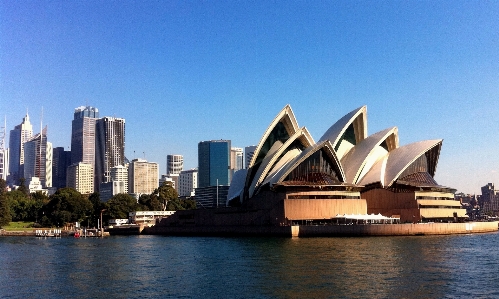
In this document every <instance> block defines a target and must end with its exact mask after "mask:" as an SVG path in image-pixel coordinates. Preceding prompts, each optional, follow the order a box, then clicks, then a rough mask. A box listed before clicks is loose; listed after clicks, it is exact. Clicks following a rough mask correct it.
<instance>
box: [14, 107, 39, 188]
mask: <svg viewBox="0 0 499 299" xmlns="http://www.w3.org/2000/svg"><path fill="white" fill-rule="evenodd" d="M32 136H33V126H32V125H31V122H30V121H29V115H28V114H27V113H26V116H25V117H24V118H23V122H22V123H21V124H19V125H17V126H15V127H14V129H13V130H11V131H10V138H9V155H10V157H9V181H10V183H11V184H12V185H15V184H17V183H18V180H19V178H21V177H23V176H24V171H23V167H24V143H25V142H26V141H28V140H29V139H31V137H32Z"/></svg>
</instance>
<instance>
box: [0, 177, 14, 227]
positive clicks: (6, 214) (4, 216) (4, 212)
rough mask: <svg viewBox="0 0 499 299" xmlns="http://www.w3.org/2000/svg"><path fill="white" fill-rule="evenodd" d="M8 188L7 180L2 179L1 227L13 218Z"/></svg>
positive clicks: (0, 201)
mask: <svg viewBox="0 0 499 299" xmlns="http://www.w3.org/2000/svg"><path fill="white" fill-rule="evenodd" d="M6 189H7V184H6V182H5V181H4V180H3V179H0V227H2V226H5V225H8V224H9V223H10V221H11V220H12V216H11V214H10V207H9V199H8V198H7V191H6Z"/></svg>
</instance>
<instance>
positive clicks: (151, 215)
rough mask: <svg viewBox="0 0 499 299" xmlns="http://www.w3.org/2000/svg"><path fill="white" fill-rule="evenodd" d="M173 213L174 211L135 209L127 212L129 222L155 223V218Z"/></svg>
mask: <svg viewBox="0 0 499 299" xmlns="http://www.w3.org/2000/svg"><path fill="white" fill-rule="evenodd" d="M173 214H175V211H136V212H129V213H128V218H129V223H133V224H146V225H147V224H150V225H151V224H155V223H156V219H161V218H166V217H169V216H171V215H173Z"/></svg>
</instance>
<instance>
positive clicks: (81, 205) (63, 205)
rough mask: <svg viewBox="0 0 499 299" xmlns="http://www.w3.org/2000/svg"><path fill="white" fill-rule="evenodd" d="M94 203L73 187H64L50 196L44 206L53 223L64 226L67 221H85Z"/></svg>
mask: <svg viewBox="0 0 499 299" xmlns="http://www.w3.org/2000/svg"><path fill="white" fill-rule="evenodd" d="M92 208H93V206H92V203H91V202H90V200H88V199H87V198H86V197H83V196H82V195H81V193H80V192H78V191H76V190H75V189H73V188H62V189H59V190H57V191H56V193H55V194H54V195H52V196H51V197H50V201H49V203H48V204H47V205H46V206H45V207H44V212H45V215H46V216H47V217H48V218H49V220H50V221H51V222H52V224H54V225H56V226H63V225H64V224H66V223H72V222H76V221H79V222H81V221H83V220H85V219H86V218H88V217H89V216H90V215H91V213H92Z"/></svg>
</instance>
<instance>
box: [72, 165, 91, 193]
mask: <svg viewBox="0 0 499 299" xmlns="http://www.w3.org/2000/svg"><path fill="white" fill-rule="evenodd" d="M66 184H67V186H68V187H71V188H74V189H76V190H77V191H78V192H80V193H81V194H91V193H93V192H94V170H93V168H92V165H91V164H86V163H83V162H79V163H76V164H72V165H71V166H69V167H68V170H67V177H66Z"/></svg>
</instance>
